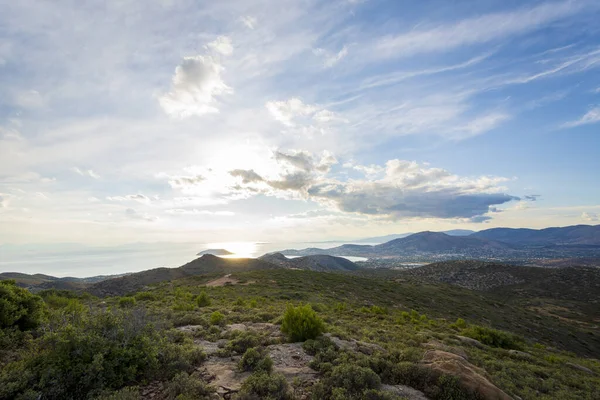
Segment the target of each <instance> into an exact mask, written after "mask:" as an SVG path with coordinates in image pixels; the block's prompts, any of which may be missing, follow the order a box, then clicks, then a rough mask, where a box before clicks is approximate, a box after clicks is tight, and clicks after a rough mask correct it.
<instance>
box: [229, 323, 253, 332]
mask: <svg viewBox="0 0 600 400" xmlns="http://www.w3.org/2000/svg"><path fill="white" fill-rule="evenodd" d="M247 330H248V327H247V326H246V324H231V325H227V326H226V327H225V332H233V331H242V332H246V331H247Z"/></svg>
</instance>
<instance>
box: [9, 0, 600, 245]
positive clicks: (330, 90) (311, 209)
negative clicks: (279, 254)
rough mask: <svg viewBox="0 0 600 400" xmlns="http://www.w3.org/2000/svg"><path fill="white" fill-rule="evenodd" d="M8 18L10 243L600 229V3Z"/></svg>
mask: <svg viewBox="0 0 600 400" xmlns="http://www.w3.org/2000/svg"><path fill="white" fill-rule="evenodd" d="M0 9H1V10H2V12H0V244H2V243H14V244H26V243H45V244H52V243H82V244H86V245H90V244H97V245H119V244H125V243H134V242H135V243H152V242H222V241H285V242H292V241H318V240H330V239H350V238H360V237H370V236H377V235H384V234H390V233H403V232H416V231H422V230H446V229H459V228H460V229H473V230H482V229H488V228H492V227H499V226H508V227H532V228H543V227H548V226H565V225H574V224H598V223H599V222H598V221H599V220H600V185H599V184H598V182H599V171H600V157H599V154H598V153H599V150H600V24H598V21H599V20H600V2H598V1H597V0H567V1H523V0H521V1H516V0H503V1H497V0H481V1H477V2H475V1H465V0H457V1H452V2H449V1H442V0H428V1H423V0H420V1H411V0H407V1H402V2H400V1H396V0H323V1H320V0H277V1H275V0H273V1H268V0H226V1H202V0H201V1H198V0H146V1H140V0H102V1H100V0H88V1H85V2H81V1H74V0H55V1H52V2H50V1H42V0H19V1H13V0H10V1H9V0H0Z"/></svg>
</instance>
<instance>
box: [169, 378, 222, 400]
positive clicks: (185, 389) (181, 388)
mask: <svg viewBox="0 0 600 400" xmlns="http://www.w3.org/2000/svg"><path fill="white" fill-rule="evenodd" d="M214 392H215V389H214V388H212V387H211V386H208V385H207V384H206V383H204V381H202V378H200V377H199V376H196V375H194V374H192V375H189V374H188V373H186V372H182V373H180V374H177V375H175V376H174V377H173V379H172V380H171V381H170V382H169V383H168V384H167V389H166V395H167V399H168V400H175V399H176V400H208V399H210V398H211V397H210V396H211V394H213V393H214Z"/></svg>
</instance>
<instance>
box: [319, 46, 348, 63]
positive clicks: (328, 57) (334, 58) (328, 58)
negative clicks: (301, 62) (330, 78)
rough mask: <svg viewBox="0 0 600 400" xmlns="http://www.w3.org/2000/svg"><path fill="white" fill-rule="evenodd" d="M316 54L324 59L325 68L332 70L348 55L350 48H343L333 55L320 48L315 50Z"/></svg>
mask: <svg viewBox="0 0 600 400" xmlns="http://www.w3.org/2000/svg"><path fill="white" fill-rule="evenodd" d="M314 53H315V54H316V55H318V56H320V57H323V66H324V67H325V68H331V67H333V66H334V65H336V64H337V63H338V62H340V61H341V60H342V58H344V57H346V56H347V55H348V47H347V46H344V47H342V49H341V50H340V51H338V52H337V53H331V52H329V51H327V50H325V49H321V48H318V49H315V50H314Z"/></svg>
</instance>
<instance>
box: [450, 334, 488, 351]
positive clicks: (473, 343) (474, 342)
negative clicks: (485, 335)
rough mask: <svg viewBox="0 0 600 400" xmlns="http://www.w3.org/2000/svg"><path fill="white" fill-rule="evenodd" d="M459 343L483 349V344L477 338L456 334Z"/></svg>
mask: <svg viewBox="0 0 600 400" xmlns="http://www.w3.org/2000/svg"><path fill="white" fill-rule="evenodd" d="M456 339H458V340H459V341H460V342H461V343H464V344H468V345H469V346H473V347H477V348H478V349H484V348H485V344H483V343H481V342H480V341H479V340H476V339H473V338H470V337H466V336H456Z"/></svg>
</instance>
